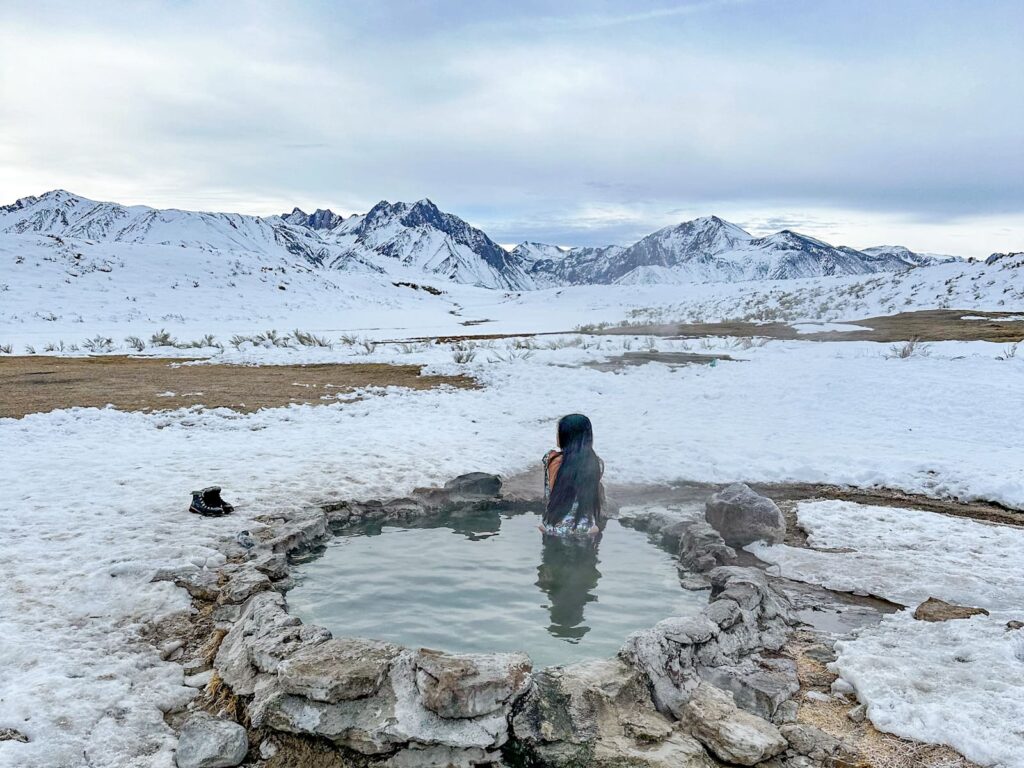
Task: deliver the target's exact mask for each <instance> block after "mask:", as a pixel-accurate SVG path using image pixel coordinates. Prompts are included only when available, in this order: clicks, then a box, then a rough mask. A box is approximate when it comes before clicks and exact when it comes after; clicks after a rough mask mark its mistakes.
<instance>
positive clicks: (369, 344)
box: [359, 339, 377, 355]
mask: <svg viewBox="0 0 1024 768" xmlns="http://www.w3.org/2000/svg"><path fill="white" fill-rule="evenodd" d="M359 344H360V346H362V348H363V351H364V352H365V353H366V354H368V355H372V354H373V350H375V349H376V348H377V342H376V341H374V340H373V339H363V340H362V341H361V342H359Z"/></svg>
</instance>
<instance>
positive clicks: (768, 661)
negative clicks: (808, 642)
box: [157, 473, 814, 768]
mask: <svg viewBox="0 0 1024 768" xmlns="http://www.w3.org/2000/svg"><path fill="white" fill-rule="evenodd" d="M495 508H497V509H500V510H505V511H512V512H516V511H518V512H526V511H535V510H537V509H538V502H537V500H531V499H524V498H518V497H514V496H507V495H506V496H503V495H501V484H500V480H499V479H498V478H497V477H494V476H488V475H484V474H482V473H473V474H472V475H469V476H462V477H460V478H455V479H454V480H452V481H450V482H449V483H448V484H446V486H445V488H422V489H417V490H416V491H414V492H413V493H412V494H411V495H410V496H407V497H402V498H398V499H392V500H387V501H380V500H371V501H362V502H356V501H343V502H336V503H335V502H332V503H326V504H323V505H321V506H320V507H317V508H313V509H304V510H297V511H290V512H284V513H282V514H281V516H280V517H278V518H275V520H273V521H272V522H271V524H268V526H267V528H266V529H265V531H263V532H261V537H260V538H261V540H260V542H259V544H258V545H257V546H256V547H254V548H251V549H245V548H244V547H243V546H242V545H241V544H238V543H236V542H230V543H228V544H226V547H227V548H228V549H229V550H230V551H229V552H228V553H227V554H228V555H229V557H230V559H231V560H232V561H234V562H231V563H230V564H229V565H226V566H224V567H223V568H222V569H221V570H220V572H219V574H216V575H211V573H209V572H207V571H204V570H200V569H195V570H184V571H175V572H168V573H161V574H158V576H157V578H158V579H164V580H168V581H173V582H175V583H176V584H178V585H179V586H182V587H184V588H185V589H187V590H188V591H189V593H190V594H191V595H192V596H193V598H194V599H195V600H196V601H198V602H205V603H207V604H210V603H212V604H213V605H214V606H215V607H214V609H213V616H214V619H215V620H216V622H217V628H218V629H219V630H220V632H219V633H218V637H222V640H221V641H220V644H219V647H216V646H215V647H216V654H215V655H213V660H212V666H213V670H214V673H215V680H216V683H217V687H218V690H219V692H220V695H221V697H223V696H224V695H225V693H228V692H229V693H228V695H229V696H230V697H232V702H233V703H232V707H231V709H232V710H233V711H234V712H235V716H236V717H237V718H238V719H239V720H240V721H241V722H243V723H246V724H248V726H249V727H250V729H251V731H252V732H253V733H254V734H256V735H258V736H259V737H260V738H261V739H262V742H261V747H260V750H261V751H262V753H267V754H273V753H275V751H276V750H278V749H281V748H285V747H284V746H282V745H286V744H287V743H288V740H289V739H296V738H297V739H308V740H310V741H311V742H314V743H317V744H321V745H322V744H329V745H332V746H333V747H334V748H336V749H338V750H340V751H341V752H343V753H345V754H347V755H348V756H349V758H350V759H352V760H354V761H355V763H356V764H359V765H367V766H378V765H379V766H388V767H389V768H400V767H401V766H449V765H452V766H473V765H491V764H494V765H551V766H582V765H587V766H603V765H606V766H612V765H616V766H618V765H638V766H651V767H652V768H654V767H660V766H665V767H666V768H667V766H683V767H684V768H685V767H686V766H709V767H710V766H712V765H715V764H717V763H715V761H714V759H713V758H712V757H711V756H712V755H723V754H728V755H733V756H736V755H740V756H743V755H753V754H756V755H758V756H759V757H758V762H761V761H763V760H767V759H769V758H773V757H774V756H775V755H778V754H779V753H780V752H782V750H783V749H787V750H789V751H788V752H787V753H786V754H790V752H792V753H793V755H796V754H797V753H796V752H793V750H794V749H796V747H794V746H793V744H791V743H788V742H787V741H786V739H785V738H784V737H783V736H782V732H781V731H780V730H779V726H781V725H783V724H785V723H788V722H791V721H793V720H794V719H795V714H796V705H795V702H794V701H793V700H792V698H791V697H792V696H793V694H794V693H796V691H797V690H799V685H798V683H797V679H796V669H795V664H794V663H793V662H791V661H789V660H787V659H780V658H770V657H771V655H772V652H774V651H778V650H779V649H780V648H781V647H782V646H783V644H784V643H785V641H786V639H787V637H788V635H789V632H790V629H791V627H793V626H794V625H795V624H797V623H798V622H797V620H796V619H795V618H794V616H793V613H792V611H791V609H790V605H789V603H788V601H787V599H786V598H785V597H784V596H783V595H782V594H781V593H780V592H779V591H777V590H776V589H775V588H774V587H773V586H772V585H771V584H770V583H769V582H768V579H767V578H766V576H765V574H764V573H763V572H762V571H760V570H759V569H757V568H750V567H739V566H736V565H734V563H735V561H736V552H735V551H734V550H733V549H732V548H731V547H729V546H728V545H727V544H726V543H725V541H724V540H723V539H722V537H721V536H720V535H719V534H718V533H717V531H716V530H715V529H714V528H713V527H712V526H711V525H709V524H708V523H707V522H706V521H704V520H697V521H694V520H688V519H683V518H681V517H676V516H673V515H672V514H670V513H665V512H663V511H660V512H651V513H640V514H634V515H632V516H630V518H629V519H628V521H627V520H623V521H622V522H624V523H626V524H629V525H631V526H633V527H635V528H638V529H640V530H644V531H647V532H648V533H649V534H650V535H651V536H652V537H654V538H656V539H660V541H661V544H662V545H663V546H665V547H667V548H669V549H670V551H673V552H676V553H678V557H679V560H680V568H681V570H682V569H684V568H685V569H686V570H687V571H688V572H692V574H693V575H691V577H690V581H691V582H692V581H693V580H694V579H695V578H696V579H698V580H702V581H703V582H704V584H705V585H706V586H708V587H710V597H709V602H708V604H707V606H706V607H705V608H704V609H703V610H702V611H701V613H700V614H699V615H697V616H688V617H667V618H665V619H664V620H662V621H660V622H658V623H657V624H655V625H654V626H653V627H650V628H648V629H643V630H640V631H638V632H635V633H633V634H632V635H630V636H629V637H628V638H627V639H626V641H625V643H624V645H623V646H622V648H621V650H620V651H619V653H618V654H617V655H616V656H615V657H614V658H611V659H601V660H595V661H586V662H580V663H576V664H572V665H569V666H555V667H549V668H545V669H540V670H535V669H533V667H532V663H531V661H530V658H529V657H528V656H527V655H526V654H525V653H521V652H516V653H488V654H457V653H445V652H441V651H435V650H430V649H424V648H409V647H405V646H402V645H398V644H396V643H390V642H383V641H378V640H373V639H369V638H365V637H336V636H333V635H332V634H331V632H330V631H328V630H327V629H325V628H323V627H319V626H316V625H312V624H304V623H302V622H301V621H300V620H299V619H298V618H297V617H295V616H293V615H291V614H290V613H289V612H288V609H287V603H286V600H285V597H284V592H286V591H287V589H288V588H289V587H290V586H291V579H290V577H289V562H288V558H289V556H293V555H297V554H300V553H303V552H306V551H309V550H312V549H314V548H316V547H318V546H320V545H322V543H323V542H324V541H325V540H326V539H327V538H329V537H330V536H332V535H334V533H336V532H339V531H342V530H344V529H345V528H346V527H352V526H357V525H363V524H365V523H367V522H375V523H396V524H402V523H403V522H406V523H408V522H411V521H414V520H422V519H424V518H427V517H429V516H431V515H451V514H458V513H476V512H479V511H481V510H484V509H495ZM698 586H699V585H698ZM211 655H212V654H211ZM702 685H703V686H705V688H700V690H701V691H704V690H706V687H707V686H708V685H711V686H714V687H715V688H716V689H718V690H720V691H724V694H723V696H724V700H721V701H717V700H716V706H715V708H714V711H715V718H716V719H715V722H714V723H712V724H707V723H704V724H700V723H695V721H694V717H695V715H694V712H700V711H704V709H707V708H704V709H702V708H701V707H697V706H689V704H690V702H691V699H692V697H693V696H694V693H695V691H697V690H698V689H699V686H702ZM750 718H755V719H756V722H757V726H758V727H757V728H754V729H752V728H751V727H750V722H751V721H750ZM776 736H777V738H776ZM748 738H756V739H757V740H758V742H757V744H748V743H745V740H747V739H748ZM804 740H805V741H806V738H805V739H804ZM766 744H768V745H776V746H778V745H781V747H780V748H779V749H778V750H775V751H773V750H774V746H772V747H771V748H767V747H765V746H764V745H766ZM787 744H788V746H787ZM741 764H749V765H754V764H755V763H753V762H751V763H741ZM801 764H803V763H801ZM808 764H809V765H813V764H814V763H808Z"/></svg>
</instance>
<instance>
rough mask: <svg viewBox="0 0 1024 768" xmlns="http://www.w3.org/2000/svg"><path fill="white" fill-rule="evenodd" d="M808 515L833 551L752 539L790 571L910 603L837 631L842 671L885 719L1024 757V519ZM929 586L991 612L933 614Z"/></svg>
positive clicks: (995, 759) (1009, 766)
mask: <svg viewBox="0 0 1024 768" xmlns="http://www.w3.org/2000/svg"><path fill="white" fill-rule="evenodd" d="M797 513H798V517H799V520H800V523H801V525H802V526H803V527H804V528H805V529H806V530H807V532H808V534H809V535H808V544H809V545H810V546H811V547H826V548H829V547H845V548H850V549H852V550H853V551H852V552H821V551H815V550H814V549H800V548H794V547H788V546H767V545H764V544H755V545H751V546H750V547H748V549H749V550H750V551H751V552H753V553H754V554H756V555H757V556H758V557H759V558H761V559H762V560H765V561H767V562H770V563H774V564H775V565H777V566H778V567H779V568H780V571H781V574H782V575H783V576H785V577H786V578H791V579H796V580H799V581H807V582H811V583H815V584H821V585H822V586H825V587H828V588H830V589H836V590H840V591H849V592H857V593H859V594H872V595H876V596H879V597H884V598H886V599H889V600H892V601H894V602H897V603H900V604H902V605H906V606H908V610H905V611H900V612H897V613H895V614H893V615H889V616H886V617H885V618H884V619H883V620H882V622H881V623H880V624H878V625H877V626H870V627H865V628H863V629H860V630H858V631H856V632H855V633H854V635H853V637H852V638H850V639H842V640H839V641H838V642H837V643H836V651H837V653H838V659H837V660H836V662H835V663H834V668H835V671H836V672H838V673H839V674H840V675H841V677H842V678H843V679H844V680H846V681H847V682H848V683H850V684H851V685H853V687H854V688H855V690H856V693H857V696H858V698H859V699H860V700H861V701H862V702H864V703H866V704H867V715H868V717H869V718H870V719H871V722H872V723H873V724H874V725H875V726H876V727H877V728H879V729H880V730H883V731H888V732H890V733H894V734H896V735H898V736H902V737H905V738H909V739H915V740H917V741H924V742H929V743H940V744H947V745H949V746H951V747H953V748H954V749H956V750H958V751H959V752H961V753H963V754H964V755H965V756H966V757H968V758H969V759H971V760H974V761H975V762H977V763H979V764H981V765H985V766H999V768H1019V767H1020V766H1022V765H1024V720H1022V719H1021V712H1024V630H1009V629H1008V628H1007V626H1006V625H1007V622H1008V621H1011V620H1018V621H1019V620H1024V560H1022V559H1021V557H1020V553H1021V551H1022V549H1024V529H1021V528H1013V527H1008V526H999V525H991V524H985V523H980V522H976V521H974V520H967V519H961V518H954V517H948V516H944V515H939V514H935V513H932V512H924V511H920V510H913V509H895V508H891V507H876V506H865V505H860V504H854V503H851V502H842V501H821V502H806V503H801V504H800V505H798V508H797ZM929 597H936V598H939V599H941V600H946V601H948V602H954V603H957V604H961V605H968V606H972V607H978V608H985V609H987V610H989V611H990V614H991V615H989V616H974V617H972V618H970V619H962V620H954V621H947V622H937V623H930V622H924V621H916V620H914V618H913V616H912V613H913V608H914V607H915V606H917V605H918V604H920V603H922V602H924V601H925V600H926V599H927V598H929Z"/></svg>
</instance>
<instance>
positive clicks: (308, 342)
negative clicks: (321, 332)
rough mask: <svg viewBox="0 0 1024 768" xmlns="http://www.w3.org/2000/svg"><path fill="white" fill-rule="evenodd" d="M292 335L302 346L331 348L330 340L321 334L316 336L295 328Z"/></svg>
mask: <svg viewBox="0 0 1024 768" xmlns="http://www.w3.org/2000/svg"><path fill="white" fill-rule="evenodd" d="M292 337H293V338H294V339H295V341H297V342H298V343H299V344H301V345H302V346H304V347H327V348H328V349H330V348H331V346H332V345H331V342H329V341H328V340H327V339H326V338H325V337H323V336H317V335H316V334H315V333H308V332H306V331H300V330H299V329H298V328H296V329H295V330H294V331H292Z"/></svg>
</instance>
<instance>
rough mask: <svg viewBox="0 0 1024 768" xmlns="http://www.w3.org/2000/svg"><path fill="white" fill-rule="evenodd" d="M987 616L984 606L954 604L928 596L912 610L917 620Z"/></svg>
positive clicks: (944, 619) (946, 619) (945, 619)
mask: <svg viewBox="0 0 1024 768" xmlns="http://www.w3.org/2000/svg"><path fill="white" fill-rule="evenodd" d="M978 615H981V616H988V611H986V610H985V609H984V608H970V607H968V606H966V605H956V604H954V603H947V602H946V601H945V600H939V599H938V598H935V597H929V598H928V599H927V600H925V601H924V602H923V603H921V604H920V605H919V606H917V610H915V611H914V618H915V619H917V620H918V621H950V620H952V619H969V618H971V616H978Z"/></svg>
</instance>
